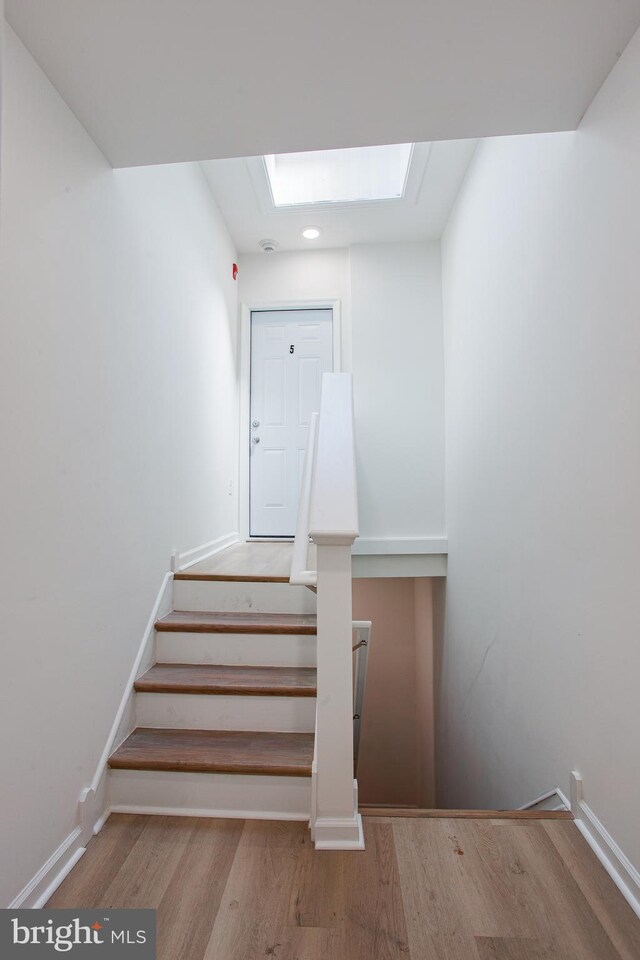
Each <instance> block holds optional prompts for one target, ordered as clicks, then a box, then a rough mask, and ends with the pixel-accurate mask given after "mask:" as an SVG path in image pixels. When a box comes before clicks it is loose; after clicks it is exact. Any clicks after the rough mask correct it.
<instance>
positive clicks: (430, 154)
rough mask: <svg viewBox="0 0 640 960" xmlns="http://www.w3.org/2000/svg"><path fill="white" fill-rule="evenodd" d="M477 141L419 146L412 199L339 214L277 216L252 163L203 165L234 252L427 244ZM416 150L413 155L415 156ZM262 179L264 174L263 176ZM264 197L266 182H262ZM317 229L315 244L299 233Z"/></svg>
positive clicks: (346, 208) (439, 227)
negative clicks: (265, 246)
mask: <svg viewBox="0 0 640 960" xmlns="http://www.w3.org/2000/svg"><path fill="white" fill-rule="evenodd" d="M476 142H477V141H475V140H455V141H440V142H438V143H433V144H431V145H429V144H425V145H422V144H421V145H420V150H421V151H422V152H423V153H424V154H425V156H426V166H425V167H424V168H423V169H422V170H420V182H419V183H418V184H417V188H416V191H415V194H414V195H413V196H411V197H410V198H409V199H407V200H406V201H404V202H403V201H390V202H389V201H383V202H381V203H377V204H376V203H374V204H344V205H342V208H338V209H323V208H322V206H321V205H315V206H314V207H313V208H312V209H308V210H306V211H305V212H302V213H300V212H297V211H296V212H289V211H287V212H279V211H275V210H274V209H273V208H272V206H271V205H269V206H270V207H271V209H269V208H267V207H265V204H264V201H263V200H261V197H260V194H259V192H258V191H257V190H256V173H255V170H254V173H253V175H252V172H251V168H252V167H253V168H255V167H257V168H258V170H260V164H255V162H254V160H255V158H253V159H252V160H249V161H247V160H208V161H205V162H204V163H201V167H202V169H203V171H204V174H205V177H206V178H207V180H208V182H209V185H210V187H211V190H212V192H213V195H214V197H215V199H216V202H217V204H218V206H219V207H220V210H221V212H222V215H223V217H224V219H225V221H226V223H227V226H228V228H229V232H230V233H231V236H232V238H233V240H234V243H235V245H236V247H237V248H238V250H239V251H240V252H242V253H258V252H259V251H260V247H259V246H258V241H259V240H261V239H263V238H269V239H273V240H276V241H277V242H278V249H279V250H316V249H318V248H321V247H346V246H351V245H352V244H355V243H384V242H390V241H399V240H428V239H437V238H438V237H440V236H441V234H442V231H443V229H444V227H445V225H446V222H447V219H448V217H449V213H450V211H451V207H452V205H453V202H454V200H455V198H456V196H457V194H458V191H459V189H460V185H461V183H462V180H463V179H464V175H465V173H466V171H467V167H468V166H469V162H470V160H471V157H472V155H473V151H474V149H475V146H476ZM417 152H418V151H415V153H417ZM262 175H263V177H264V174H262ZM264 180H265V182H264V192H265V193H266V189H267V188H266V178H264ZM310 224H313V225H314V226H319V227H320V228H321V229H322V234H321V236H320V237H319V238H318V239H317V240H313V241H309V240H305V239H304V238H303V237H302V236H301V234H300V231H301V230H302V228H303V227H306V226H308V225H310Z"/></svg>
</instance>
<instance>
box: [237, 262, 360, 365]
mask: <svg viewBox="0 0 640 960" xmlns="http://www.w3.org/2000/svg"><path fill="white" fill-rule="evenodd" d="M238 264H239V267H240V274H239V278H238V279H239V295H240V300H241V301H242V303H245V304H247V305H248V306H252V305H255V304H258V303H276V302H278V301H290V300H291V301H294V300H340V310H341V315H342V344H341V346H342V368H343V370H350V369H351V320H350V316H351V285H350V277H349V251H348V250H347V249H340V250H310V251H308V252H307V251H306V250H303V251H296V252H282V253H278V252H277V251H276V252H275V253H243V254H241V255H240V259H239V261H238Z"/></svg>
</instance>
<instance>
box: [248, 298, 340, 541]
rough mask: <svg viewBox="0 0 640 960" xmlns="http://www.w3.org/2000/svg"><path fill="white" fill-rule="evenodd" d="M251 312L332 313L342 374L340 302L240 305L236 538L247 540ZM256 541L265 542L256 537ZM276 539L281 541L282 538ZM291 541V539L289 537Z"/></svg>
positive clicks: (336, 368) (335, 362)
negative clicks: (318, 311) (301, 311)
mask: <svg viewBox="0 0 640 960" xmlns="http://www.w3.org/2000/svg"><path fill="white" fill-rule="evenodd" d="M253 310H332V311H333V338H332V339H333V372H334V373H341V372H342V318H341V311H340V300H335V299H331V300H274V301H268V302H265V301H260V302H258V303H241V304H240V350H239V357H240V361H239V362H240V377H239V381H240V469H239V473H238V477H239V479H238V507H239V514H240V516H239V523H240V526H239V530H240V539H241V540H249V539H250V537H249V484H250V478H249V444H250V442H251V434H250V429H251V427H250V423H249V419H250V413H251V407H250V402H251V313H252V311H253ZM256 539H258V540H260V539H265V538H264V537H257V538H256ZM276 539H278V540H280V541H281V540H282V537H277V538H276ZM291 539H293V537H292V538H291Z"/></svg>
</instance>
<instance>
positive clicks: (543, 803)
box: [518, 787, 571, 810]
mask: <svg viewBox="0 0 640 960" xmlns="http://www.w3.org/2000/svg"><path fill="white" fill-rule="evenodd" d="M535 808H538V809H540V810H570V809H571V805H570V803H569V801H568V800H567V798H566V797H565V795H564V794H563V793H562V791H561V790H559V789H558V787H556V788H555V789H554V790H548V791H547V792H546V793H543V794H541V795H540V796H539V797H536V798H535V800H530V801H529V803H523V804H522V806H521V807H518V810H533V809H535Z"/></svg>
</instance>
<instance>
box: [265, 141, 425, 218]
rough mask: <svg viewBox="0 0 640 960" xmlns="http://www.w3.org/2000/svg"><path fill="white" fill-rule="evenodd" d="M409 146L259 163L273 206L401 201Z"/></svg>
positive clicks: (268, 159)
mask: <svg viewBox="0 0 640 960" xmlns="http://www.w3.org/2000/svg"><path fill="white" fill-rule="evenodd" d="M412 152H413V144H412V143H398V144H391V145H389V146H383V147H352V148H349V149H346V150H316V151H312V152H310V153H281V154H277V155H275V156H274V155H271V156H267V157H265V158H264V163H265V168H266V171H267V177H268V180H269V186H270V188H271V196H272V198H273V204H274V206H276V207H294V206H301V205H303V204H316V203H318V204H319V203H366V202H367V201H369V202H370V201H375V200H398V199H400V198H401V197H402V196H404V191H405V187H406V183H407V175H408V173H409V165H410V163H411V155H412Z"/></svg>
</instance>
